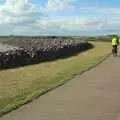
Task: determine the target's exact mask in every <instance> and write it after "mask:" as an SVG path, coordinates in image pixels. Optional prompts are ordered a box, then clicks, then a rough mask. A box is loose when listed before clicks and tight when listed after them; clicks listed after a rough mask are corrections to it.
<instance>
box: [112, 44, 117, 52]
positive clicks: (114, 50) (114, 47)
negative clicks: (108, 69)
mask: <svg viewBox="0 0 120 120" xmlns="http://www.w3.org/2000/svg"><path fill="white" fill-rule="evenodd" d="M112 52H114V53H117V45H113V49H112Z"/></svg>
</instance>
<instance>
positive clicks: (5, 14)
mask: <svg viewBox="0 0 120 120" xmlns="http://www.w3.org/2000/svg"><path fill="white" fill-rule="evenodd" d="M37 12H38V11H37V10H36V6H35V5H34V4H32V3H31V2H30V1H29V0H6V2H5V4H4V5H2V6H1V8H0V24H11V23H19V22H24V21H29V20H31V19H32V18H33V16H34V15H35V14H37Z"/></svg>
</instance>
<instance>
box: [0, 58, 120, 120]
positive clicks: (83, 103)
mask: <svg viewBox="0 0 120 120" xmlns="http://www.w3.org/2000/svg"><path fill="white" fill-rule="evenodd" d="M113 73H114V74H113ZM0 120H120V58H118V57H117V58H113V57H112V56H111V57H109V58H108V59H107V60H106V61H104V62H103V63H102V64H100V65H99V67H96V68H94V69H92V70H90V71H88V72H86V73H84V74H83V75H81V76H77V77H76V78H75V79H74V80H71V81H70V82H69V83H67V84H66V85H64V86H62V87H60V88H57V89H56V90H53V91H52V92H49V93H48V94H46V95H44V96H42V97H40V99H38V100H35V101H34V102H32V103H30V104H28V105H25V106H23V107H22V108H20V109H18V110H16V111H13V112H12V113H10V114H8V115H5V116H4V117H2V118H0Z"/></svg>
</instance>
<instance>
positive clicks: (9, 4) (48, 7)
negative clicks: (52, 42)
mask: <svg viewBox="0 0 120 120" xmlns="http://www.w3.org/2000/svg"><path fill="white" fill-rule="evenodd" d="M75 1H76V0H48V1H47V4H45V5H44V6H43V7H41V6H40V7H39V8H40V9H39V8H38V7H37V6H36V5H35V4H33V1H32V0H6V2H5V3H4V4H3V5H1V6H0V27H1V29H2V31H0V32H1V33H3V31H4V32H6V33H13V34H18V33H21V34H36V33H51V32H53V33H59V32H63V33H65V32H66V31H67V32H70V31H79V30H83V31H85V30H93V29H94V30H95V29H98V30H102V29H111V28H118V26H119V27H120V15H119V14H120V8H102V7H101V8H97V7H80V8H79V9H77V10H78V11H77V12H78V13H77V14H76V16H75V15H74V16H72V15H71V16H70V15H69V17H68V16H66V17H63V16H62V15H61V16H51V17H50V16H49V13H54V12H56V13H58V15H59V12H61V11H62V12H64V11H68V12H69V10H70V9H73V8H74V10H76V8H75V6H74V4H73V3H74V2H75ZM75 12H76V11H75ZM82 12H83V13H86V16H85V15H84V14H82ZM43 15H44V16H43ZM47 15H48V16H47ZM90 15H91V16H93V17H89V16H90ZM42 16H43V17H42Z"/></svg>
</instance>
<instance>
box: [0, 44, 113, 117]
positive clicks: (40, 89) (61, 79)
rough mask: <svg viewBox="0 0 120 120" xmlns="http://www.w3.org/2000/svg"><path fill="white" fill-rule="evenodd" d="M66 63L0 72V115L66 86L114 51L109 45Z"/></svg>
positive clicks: (72, 58)
mask: <svg viewBox="0 0 120 120" xmlns="http://www.w3.org/2000/svg"><path fill="white" fill-rule="evenodd" d="M92 43H93V44H94V45H95V48H93V49H91V50H89V51H87V52H84V53H82V54H79V55H78V56H74V57H71V58H67V59H63V60H62V59H61V60H57V61H54V62H47V63H42V64H38V65H33V66H28V67H24V68H19V69H11V70H6V71H2V72H0V115H3V114H4V113H6V112H9V111H10V110H12V109H15V108H17V107H19V106H21V105H22V104H25V103H26V102H28V101H30V100H32V99H33V98H36V97H37V96H39V95H41V94H42V93H44V92H46V91H47V90H49V89H51V88H55V87H56V86H58V85H61V84H63V83H65V82H67V81H68V80H69V79H70V78H72V76H73V75H74V74H77V73H81V72H82V71H84V70H87V69H88V68H90V67H92V66H93V65H95V64H97V63H99V62H100V61H101V60H103V59H104V57H105V56H107V55H108V53H110V51H111V45H110V43H100V42H96V43H94V42H92Z"/></svg>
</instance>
